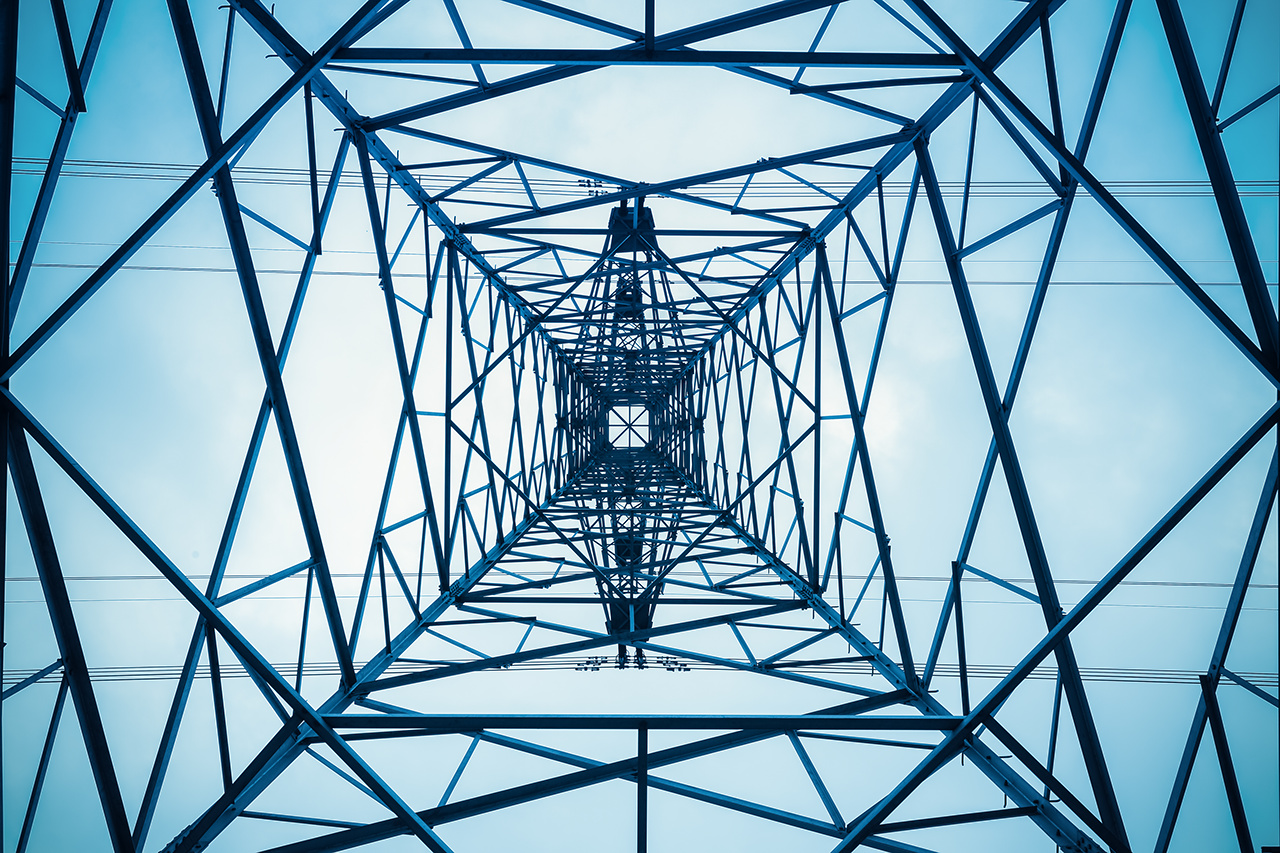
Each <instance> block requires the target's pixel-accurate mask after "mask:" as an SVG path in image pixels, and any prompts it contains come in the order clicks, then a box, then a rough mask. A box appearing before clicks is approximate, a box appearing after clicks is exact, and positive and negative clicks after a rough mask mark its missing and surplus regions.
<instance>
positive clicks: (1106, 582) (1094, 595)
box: [836, 403, 1280, 853]
mask: <svg viewBox="0 0 1280 853" xmlns="http://www.w3.org/2000/svg"><path fill="white" fill-rule="evenodd" d="M1278 418H1280V403H1277V404H1275V405H1273V406H1272V407H1271V408H1270V409H1268V410H1267V411H1266V413H1264V414H1263V416H1262V417H1261V418H1260V419H1259V420H1258V421H1256V422H1255V423H1254V424H1253V426H1251V427H1250V428H1249V429H1248V430H1247V431H1246V432H1245V433H1244V435H1242V436H1241V437H1240V439H1239V440H1238V441H1236V442H1235V443H1234V444H1233V445H1232V446H1231V447H1230V448H1228V449H1227V451H1226V453H1224V454H1223V456H1222V457H1221V458H1219V459H1218V461H1217V462H1215V463H1214V464H1213V465H1212V466H1211V467H1210V468H1209V470H1208V471H1207V472H1206V473H1205V474H1204V476H1203V477H1201V478H1200V479H1199V480H1198V481H1197V482H1196V483H1195V484H1194V485H1192V487H1191V488H1190V489H1189V490H1188V491H1187V492H1186V493H1185V494H1184V495H1183V496H1182V497H1181V498H1180V499H1179V500H1178V501H1176V502H1175V503H1174V505H1173V506H1172V507H1171V508H1170V509H1169V511H1168V512H1167V513H1165V515H1164V517H1163V518H1161V519H1160V520H1159V521H1158V522H1156V524H1155V525H1154V526H1153V527H1152V528H1151V529H1150V530H1149V531H1148V532H1147V533H1146V535H1144V536H1143V537H1142V538H1141V539H1140V540H1139V541H1138V542H1137V543H1136V544H1135V545H1134V546H1133V548H1132V549H1130V551H1129V553H1128V554H1126V555H1125V556H1124V557H1123V558H1122V559H1121V560H1120V561H1119V562H1118V563H1117V564H1116V565H1115V567H1114V568H1112V569H1111V570H1110V571H1109V572H1107V574H1106V575H1105V576H1104V577H1103V578H1102V580H1100V581H1098V583H1097V584H1095V585H1094V586H1093V588H1092V589H1090V590H1089V592H1088V593H1086V594H1085V595H1084V597H1082V598H1081V599H1080V601H1079V602H1077V604H1076V606H1075V607H1073V608H1072V609H1071V610H1070V611H1069V612H1068V613H1067V614H1066V616H1065V617H1064V618H1063V619H1062V620H1061V621H1059V622H1058V623H1057V624H1056V625H1055V626H1053V628H1051V629H1050V630H1049V631H1048V633H1046V634H1045V636H1044V637H1043V638H1042V639H1041V640H1040V642H1038V643H1037V644H1036V646H1035V648H1033V649H1032V650H1031V651H1030V652H1029V653H1028V654H1027V655H1026V656H1025V657H1023V659H1022V661H1021V662H1019V663H1018V665H1017V666H1015V667H1014V668H1013V669H1012V670H1010V672H1009V674H1008V675H1006V676H1005V677H1004V679H1002V680H1001V682H1000V683H999V684H998V685H996V687H995V688H994V689H993V690H992V691H991V692H989V693H988V694H987V695H986V696H985V697H983V699H982V700H980V701H979V702H978V704H977V705H975V706H974V708H973V711H972V712H970V714H969V715H968V716H967V717H965V721H964V723H962V724H961V726H960V728H959V729H957V730H956V731H954V732H952V733H951V734H949V735H947V736H946V737H945V738H944V740H943V742H942V743H940V744H939V745H938V746H937V747H935V748H934V750H933V751H932V752H931V753H930V754H929V755H928V756H927V757H926V758H925V759H924V760H923V761H922V762H920V764H918V765H917V766H916V767H915V769H913V770H912V771H911V772H910V773H908V774H907V775H906V776H905V777H904V778H903V780H902V781H901V782H900V783H899V784H898V786H897V787H895V788H894V790H893V791H892V792H890V793H889V794H888V795H886V796H885V797H884V798H883V799H882V800H880V802H879V803H877V804H876V805H875V806H874V807H873V808H871V809H870V810H868V811H867V812H866V813H864V814H863V815H862V816H861V817H859V819H858V820H857V821H856V822H855V823H854V824H853V825H852V826H851V827H850V830H849V833H848V835H847V836H846V837H845V840H844V841H843V842H842V843H841V844H840V845H839V846H838V847H837V848H836V850H837V851H840V853H847V851H850V850H853V849H854V848H855V847H857V845H858V844H859V843H860V842H862V841H863V840H864V839H865V838H867V837H868V836H870V835H872V834H873V833H874V832H875V831H876V828H877V827H879V826H880V824H881V823H883V822H884V820H885V819H886V818H887V817H888V815H889V814H890V813H892V811H893V810H894V809H896V808H897V807H898V806H899V805H901V804H902V803H903V802H904V801H905V800H906V799H907V797H909V796H910V795H911V793H912V792H913V791H915V790H916V789H917V788H918V787H919V786H920V785H921V784H922V783H923V782H924V781H925V780H926V779H928V778H929V777H930V776H931V775H932V774H933V773H934V772H935V771H936V770H938V769H939V768H941V767H942V766H943V765H945V764H946V763H947V762H948V761H950V760H951V759H952V758H953V757H954V756H955V755H956V754H958V752H959V751H960V750H961V749H962V748H963V746H964V740H965V739H966V738H968V737H969V736H970V735H971V734H972V733H973V731H974V730H975V729H977V728H978V727H979V726H981V725H983V724H984V723H985V722H987V720H988V719H989V718H990V716H991V715H992V714H994V713H995V712H996V711H997V710H998V709H999V708H1000V706H1001V705H1003V704H1004V702H1005V701H1006V700H1007V699H1008V698H1009V696H1010V695H1012V693H1013V691H1014V690H1015V689H1016V688H1017V687H1018V685H1020V684H1021V683H1022V682H1023V681H1024V680H1025V679H1026V678H1027V676H1028V675H1030V674H1031V672H1032V671H1034V670H1035V668H1036V667H1037V666H1039V665H1040V663H1041V662H1043V661H1044V660H1045V658H1047V657H1049V655H1051V654H1053V651H1054V649H1055V648H1056V647H1057V645H1058V644H1059V643H1061V642H1062V641H1063V640H1064V639H1066V638H1067V637H1068V636H1070V633H1071V632H1072V631H1073V630H1075V628H1076V627H1077V626H1078V625H1079V624H1080V623H1081V622H1083V621H1084V619H1085V618H1086V617H1087V616H1088V615H1089V614H1090V613H1092V612H1093V611H1094V610H1095V609H1097V607H1098V605H1099V604H1101V603H1102V602H1103V601H1104V600H1105V599H1106V598H1107V597H1108V596H1109V595H1110V594H1111V593H1112V592H1113V591H1114V590H1115V588H1116V587H1117V586H1118V585H1119V584H1120V582H1121V581H1123V580H1124V579H1125V578H1126V577H1127V576H1128V575H1129V574H1130V573H1131V572H1132V571H1133V570H1134V569H1135V568H1136V567H1137V566H1138V565H1139V564H1140V563H1141V562H1142V561H1143V559H1145V558H1146V556H1147V555H1148V554H1150V553H1151V551H1153V550H1154V549H1155V547H1156V546H1157V545H1159V544H1160V542H1162V541H1163V540H1164V539H1165V537H1166V536H1168V535H1169V533H1170V532H1172V531H1173V529H1174V528H1176V527H1177V526H1178V524H1179V523H1181V521H1182V520H1183V519H1184V518H1186V516H1187V515H1188V514H1189V513H1190V512H1191V511H1192V510H1193V509H1194V508H1195V507H1196V506H1197V505H1198V504H1199V503H1200V501H1201V500H1203V499H1204V497H1205V496H1206V495H1207V494H1209V492H1211V491H1212V490H1213V489H1214V487H1215V486H1217V484H1218V483H1220V482H1221V481H1222V479H1223V478H1224V477H1226V475H1227V474H1228V473H1230V472H1231V470H1232V469H1233V468H1234V467H1235V465H1236V463H1238V462H1239V461H1240V460H1241V459H1243V458H1244V456H1245V455H1246V454H1248V452H1249V451H1250V450H1252V449H1253V448H1254V447H1255V446H1256V445H1257V443H1258V442H1259V441H1261V440H1262V439H1263V438H1264V437H1265V436H1266V435H1267V434H1268V433H1270V432H1271V431H1272V430H1273V429H1274V428H1275V426H1276V421H1277V419H1278ZM1033 796H1034V797H1035V799H1040V798H1039V797H1038V795H1034V792H1033ZM1041 801H1042V800H1041ZM1028 804H1030V803H1028ZM1073 831H1074V832H1075V834H1076V837H1077V838H1079V839H1080V840H1079V841H1078V842H1077V844H1080V845H1084V849H1097V848H1096V845H1093V844H1092V842H1090V841H1089V840H1088V839H1087V837H1085V836H1083V835H1080V834H1079V832H1078V830H1073Z"/></svg>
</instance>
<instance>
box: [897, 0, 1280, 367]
mask: <svg viewBox="0 0 1280 853" xmlns="http://www.w3.org/2000/svg"><path fill="white" fill-rule="evenodd" d="M907 4H908V5H909V6H910V7H911V8H912V9H913V10H914V11H915V12H916V13H917V14H918V15H920V17H921V18H922V19H923V20H924V21H926V22H927V23H928V24H929V27H930V28H931V29H932V30H933V31H934V32H935V33H936V34H937V35H938V36H939V38H941V39H942V40H943V41H944V42H945V43H946V44H947V45H948V47H949V48H951V49H952V50H953V51H954V52H955V53H956V54H957V55H959V56H963V57H964V58H965V62H966V64H967V65H968V66H969V69H970V70H971V71H972V72H973V74H974V77H975V78H976V79H977V80H979V81H980V82H981V83H982V85H983V86H984V87H985V89H986V91H987V92H988V93H990V94H991V95H992V96H993V97H995V98H996V99H997V100H998V101H999V102H1000V103H1001V104H1002V105H1003V106H1004V107H1005V108H1006V109H1008V110H1009V111H1010V112H1011V113H1012V114H1013V115H1014V117H1015V118H1016V119H1017V120H1018V121H1019V122H1020V123H1021V124H1022V125H1023V127H1025V128H1026V129H1027V130H1028V131H1029V132H1030V134H1031V136H1032V137H1033V138H1034V140H1035V141H1036V142H1037V143H1038V144H1039V145H1041V146H1042V147H1043V148H1044V149H1045V150H1046V151H1048V152H1049V153H1050V154H1052V155H1053V156H1054V158H1056V159H1057V161H1058V162H1059V164H1060V165H1061V166H1062V168H1064V169H1065V170H1066V171H1067V173H1068V174H1070V175H1071V177H1073V178H1074V179H1075V180H1076V181H1078V182H1079V183H1080V185H1081V186H1083V187H1084V188H1085V189H1086V190H1087V191H1088V193H1089V194H1090V195H1091V196H1093V198H1094V199H1095V200H1096V201H1097V202H1098V204H1099V206H1101V207H1102V209H1103V210H1105V211H1106V212H1107V213H1108V214H1109V215H1110V216H1111V218H1112V219H1114V220H1115V221H1116V223H1117V224H1118V225H1119V226H1120V227H1121V228H1122V229H1124V231H1125V232H1126V233H1127V234H1128V235H1129V237H1130V238H1131V239H1132V240H1133V241H1134V242H1135V243H1136V244H1137V245H1138V246H1139V247H1140V248H1141V249H1142V250H1143V251H1144V252H1146V254H1147V255H1148V256H1149V257H1150V258H1151V259H1152V260H1153V261H1154V262H1155V263H1156V265H1157V266H1159V267H1160V269H1161V270H1162V271H1163V272H1164V273H1165V274H1166V275H1168V276H1169V278H1170V279H1172V280H1173V282H1174V283H1175V284H1176V285H1177V286H1178V287H1179V288H1180V289H1181V290H1182V291H1183V292H1184V293H1185V294H1186V295H1187V296H1188V297H1189V298H1190V299H1191V301H1192V302H1193V303H1194V304H1195V305H1196V307H1197V308H1199V309H1200V311H1201V312H1202V313H1204V314H1205V316H1206V317H1207V318H1208V319H1209V320H1210V322H1212V323H1213V324H1214V325H1215V326H1216V327H1217V328H1218V330H1219V331H1220V332H1222V334H1223V335H1225V336H1226V338H1227V339H1228V340H1229V341H1230V342H1231V343H1232V345H1234V346H1235V347H1236V349H1238V350H1239V351H1240V352H1241V353H1242V354H1243V355H1244V356H1245V358H1247V359H1248V360H1249V361H1250V362H1251V363H1253V365H1254V366H1255V367H1257V368H1258V370H1259V371H1261V372H1262V373H1263V374H1264V375H1265V376H1266V377H1267V379H1268V381H1270V382H1271V383H1273V384H1276V385H1280V364H1277V363H1276V359H1275V350H1274V349H1264V348H1260V347H1259V345H1258V344H1255V343H1254V342H1253V341H1252V340H1250V339H1249V336H1248V335H1247V334H1246V333H1245V332H1244V331H1243V330H1242V329H1241V328H1240V327H1239V326H1238V325H1236V323H1235V321H1234V320H1232V319H1231V317H1230V316H1228V315H1227V313H1226V312H1225V311H1223V309H1222V308H1220V307H1219V306H1218V304H1217V303H1216V302H1214V301H1213V299H1212V298H1211V297H1210V296H1209V295H1208V294H1207V293H1206V292H1205V291H1204V288H1203V287H1202V286H1201V285H1200V284H1199V283H1197V282H1196V281H1195V279H1194V278H1192V277H1191V275H1190V274H1189V273H1188V272H1187V271H1186V270H1185V269H1183V268H1182V266H1181V265H1180V264H1179V263H1178V262H1177V260H1175V259H1174V257H1173V255H1172V254H1171V253H1170V252H1169V251H1168V249H1166V248H1165V247H1164V246H1163V245H1161V244H1160V242H1159V241H1157V240H1156V239H1155V238H1154V237H1153V236H1152V235H1151V234H1150V233H1149V232H1148V231H1147V230H1146V229H1145V228H1143V227H1142V225H1141V224H1140V223H1139V222H1138V220H1137V219H1136V218H1134V216H1133V215H1132V214H1131V213H1129V211H1128V209H1127V208H1125V207H1124V205H1122V204H1121V203H1120V202H1119V200H1118V199H1116V197H1115V196H1114V195H1113V194H1112V193H1111V192H1110V190H1108V189H1107V188H1106V186H1105V185H1104V184H1103V183H1102V182H1101V181H1099V180H1098V179H1097V178H1096V177H1094V175H1093V173H1092V172H1090V171H1089V169H1088V168H1086V167H1085V165H1084V163H1083V162H1082V161H1081V160H1080V158H1078V157H1076V156H1075V155H1073V154H1072V153H1071V152H1070V151H1068V150H1067V149H1066V148H1065V147H1064V146H1063V145H1062V144H1061V143H1060V142H1059V141H1058V140H1057V139H1056V138H1055V137H1054V134H1053V132H1052V131H1051V130H1049V129H1048V128H1046V127H1045V126H1044V124H1043V123H1042V122H1041V121H1040V120H1039V119H1038V118H1037V117H1036V116H1035V114H1034V113H1032V112H1031V110H1030V109H1029V108H1028V107H1027V106H1026V105H1025V104H1024V103H1023V102H1022V100H1021V99H1020V98H1018V96H1017V95H1016V94H1014V93H1013V91H1012V90H1011V89H1010V88H1009V87H1008V85H1007V84H1005V83H1004V81H1003V80H1001V79H1000V78H999V77H998V76H997V75H996V73H995V71H994V69H993V67H992V66H991V64H990V62H989V61H987V60H986V59H985V58H984V57H981V56H979V55H977V54H976V53H975V52H974V51H973V50H972V49H971V48H970V47H969V46H968V45H967V44H965V43H964V41H963V40H962V39H961V38H960V37H959V36H958V35H956V33H955V31H954V30H952V29H951V27H950V26H949V25H948V24H947V23H946V22H945V21H944V20H943V19H942V18H941V17H940V16H939V15H938V14H937V13H936V12H935V11H934V10H933V9H932V8H930V6H929V5H928V4H927V3H925V2H922V0H907ZM1202 85H1203V83H1202ZM1224 189H1225V188H1224ZM1226 203H1228V204H1229V200H1228V201H1227V202H1226ZM1230 230H1231V229H1230V228H1228V231H1230ZM1233 239H1243V236H1242V235H1236V237H1235V238H1233ZM1242 284H1243V282H1242ZM1255 297H1256V294H1254V295H1250V296H1249V299H1251V300H1254V299H1255ZM1251 313H1252V309H1251ZM1254 319H1255V321H1258V319H1259V318H1254ZM1274 323H1275V319H1274V317H1272V318H1271V320H1270V324H1269V328H1271V329H1274V328H1275V326H1274ZM1267 329H1268V326H1267V325H1264V327H1262V328H1260V329H1259V330H1258V331H1259V338H1260V340H1262V341H1263V344H1264V346H1272V344H1271V341H1272V340H1273V338H1271V337H1270V336H1269V334H1274V333H1268V331H1267Z"/></svg>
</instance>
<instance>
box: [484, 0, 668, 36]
mask: <svg viewBox="0 0 1280 853" xmlns="http://www.w3.org/2000/svg"><path fill="white" fill-rule="evenodd" d="M502 2H504V3H508V4H510V5H512V6H521V7H523V8H525V9H532V10H534V11H535V12H541V13H542V14H544V15H547V16H549V17H552V18H558V19H560V20H562V21H568V22H569V23H571V24H577V25H579V26H581V27H585V28H587V29H591V30H596V31H597V32H602V33H608V34H609V35H613V36H619V37H621V38H625V39H631V40H633V41H638V40H640V39H643V38H644V37H645V33H642V32H640V31H639V30H633V29H631V28H630V27H627V26H623V25H622V24H619V23H615V22H613V21H607V20H605V19H603V18H596V17H594V16H592V15H587V14H585V13H583V12H579V11H577V10H575V9H568V8H565V7H564V6H558V5H556V4H554V3H548V2H546V0H502Z"/></svg>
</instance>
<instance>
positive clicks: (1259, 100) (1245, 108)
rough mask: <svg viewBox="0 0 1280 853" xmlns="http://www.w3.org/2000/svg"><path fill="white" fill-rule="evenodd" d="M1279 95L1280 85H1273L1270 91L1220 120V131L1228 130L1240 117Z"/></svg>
mask: <svg viewBox="0 0 1280 853" xmlns="http://www.w3.org/2000/svg"><path fill="white" fill-rule="evenodd" d="M1277 95H1280V86H1273V87H1272V88H1271V90H1270V91H1268V92H1265V93H1264V94H1261V95H1259V96H1258V97H1257V98H1255V99H1254V100H1252V101H1250V102H1249V103H1247V104H1245V105H1244V106H1243V107H1241V108H1240V109H1238V110H1236V111H1235V112H1234V113H1232V114H1231V115H1230V116H1228V117H1227V118H1224V119H1223V120H1222V121H1220V122H1218V132H1219V133H1222V131H1224V130H1226V129H1227V128H1228V127H1230V126H1231V125H1233V124H1235V123H1236V122H1238V121H1239V120H1240V119H1242V118H1244V117H1245V116H1247V115H1249V113H1251V112H1253V111H1254V110H1256V109H1257V108H1258V107H1260V106H1262V105H1263V104H1265V103H1266V102H1267V101H1269V100H1271V99H1272V98H1274V97H1276V96H1277Z"/></svg>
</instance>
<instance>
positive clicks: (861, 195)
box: [695, 0, 1062, 361]
mask: <svg viewBox="0 0 1280 853" xmlns="http://www.w3.org/2000/svg"><path fill="white" fill-rule="evenodd" d="M1061 2H1062V0H1035V2H1031V3H1028V4H1027V8H1026V9H1025V10H1024V11H1022V12H1020V13H1019V14H1018V16H1017V17H1016V18H1015V19H1014V20H1013V21H1011V22H1010V23H1009V25H1008V26H1007V27H1006V28H1005V29H1004V31H1003V32H1001V33H1000V35H999V36H998V37H997V38H996V39H995V40H994V41H993V42H992V43H991V45H990V46H989V47H988V48H987V49H986V50H985V51H984V52H983V54H982V59H983V60H984V61H986V62H987V63H988V64H989V66H990V67H991V68H992V69H995V68H998V67H999V66H1000V65H1001V64H1002V63H1003V62H1004V61H1005V60H1006V59H1008V58H1009V56H1011V55H1012V54H1013V52H1014V51H1016V50H1017V49H1018V47H1019V46H1021V45H1022V43H1023V42H1024V41H1025V40H1026V39H1027V38H1029V37H1030V35H1031V33H1032V32H1033V31H1034V29H1035V28H1036V27H1037V26H1038V25H1039V23H1040V19H1041V17H1042V16H1043V15H1044V14H1048V13H1052V12H1053V10H1055V9H1057V8H1058V6H1060V5H1061ZM890 11H891V12H892V11H893V10H892V9H891V10H890ZM971 91H972V89H971V87H970V85H969V83H968V82H967V81H966V82H962V83H953V84H952V85H951V86H949V87H948V89H947V91H946V92H945V93H944V94H943V95H942V96H941V97H939V98H938V100H937V101H935V102H934V103H933V105H932V106H930V107H929V108H928V109H927V110H926V111H925V112H924V113H923V115H922V116H921V118H920V119H919V121H917V122H916V123H915V126H914V128H912V129H911V130H910V131H908V132H904V136H905V137H906V138H905V139H904V141H901V142H898V143H897V144H895V145H893V146H892V147H891V148H890V149H889V151H888V152H886V153H885V154H884V155H883V156H882V157H881V158H880V160H879V161H878V162H877V163H876V165H875V166H874V167H873V169H872V170H871V171H870V172H868V174H867V175H866V176H865V177H864V178H863V179H862V180H861V181H859V183H858V184H857V186H855V187H854V188H853V189H852V190H850V191H849V192H848V194H846V195H845V197H844V200H843V201H842V203H841V204H839V205H837V206H836V207H835V208H833V209H832V210H831V212H830V213H828V214H827V215H826V216H825V217H824V218H823V220H822V222H820V223H819V224H818V225H817V226H816V227H814V228H813V229H812V230H811V233H810V236H809V238H808V239H805V240H803V241H801V242H800V243H798V244H797V245H796V247H795V248H794V249H792V251H791V252H789V253H788V254H787V255H786V256H784V257H783V258H782V259H781V260H779V261H778V263H777V264H776V265H775V267H774V270H773V271H772V272H771V273H770V274H769V275H766V276H764V277H762V278H761V279H760V280H759V282H758V283H757V285H756V287H755V289H754V291H753V293H752V294H751V296H750V297H749V298H748V299H747V300H746V301H745V302H744V304H743V305H742V306H741V307H740V308H739V309H738V310H737V312H735V314H734V316H733V318H732V319H733V323H734V324H736V323H737V322H739V321H740V320H741V318H742V317H745V316H746V314H747V312H748V311H750V310H751V308H752V307H754V305H755V304H756V302H757V301H758V300H759V299H761V298H762V297H763V295H764V294H765V293H767V292H768V291H770V290H772V289H773V288H774V287H776V286H777V285H778V283H779V282H781V281H782V280H783V279H784V278H785V277H786V276H787V275H788V274H790V272H791V270H792V269H794V268H795V266H796V265H797V264H799V263H800V261H802V260H803V259H804V258H805V257H807V256H808V255H809V254H810V253H811V252H812V251H813V249H814V247H815V246H816V245H817V244H818V243H819V242H820V241H822V240H823V239H825V238H826V236H827V235H828V234H830V233H831V232H832V231H833V230H834V229H835V228H836V226H837V225H838V224H839V223H840V222H841V221H842V220H843V219H844V218H845V216H846V213H847V211H849V210H852V209H853V208H854V207H855V206H857V205H858V204H860V203H861V202H862V201H863V200H864V199H866V198H867V197H868V196H869V195H870V194H871V193H872V192H873V191H875V189H876V187H877V185H878V178H877V176H878V175H887V174H890V173H892V172H893V171H894V170H895V169H896V168H897V167H898V166H899V165H901V164H902V163H903V162H904V161H905V160H906V159H907V158H908V157H909V156H911V155H912V152H913V151H914V145H915V140H916V139H917V138H919V136H920V135H921V134H926V135H927V134H928V133H929V132H931V131H932V130H933V129H934V128H936V127H937V126H938V125H939V124H941V123H942V122H943V121H945V120H946V119H947V117H949V116H950V115H951V114H952V113H953V112H954V111H955V110H956V109H957V108H958V107H959V106H960V104H962V103H963V102H964V101H965V99H966V98H967V97H968V96H969V95H970V93H971ZM912 198H913V199H914V185H913V190H912ZM908 209H910V207H909V208H908ZM903 235H904V236H905V230H904V231H903ZM902 245H903V243H902V242H901V241H900V243H899V259H901V257H902V252H901V249H902ZM895 277H896V264H895ZM728 328H732V325H728V326H726V331H725V332H721V333H720V335H716V336H714V337H712V338H711V339H710V340H709V341H708V342H707V344H705V345H704V350H703V352H705V351H707V350H709V349H710V347H711V346H712V345H714V344H715V342H716V341H717V340H719V338H720V336H722V335H723V334H726V333H727V329H728ZM695 361H696V359H695Z"/></svg>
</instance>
